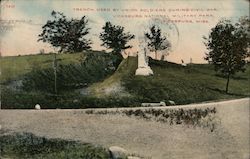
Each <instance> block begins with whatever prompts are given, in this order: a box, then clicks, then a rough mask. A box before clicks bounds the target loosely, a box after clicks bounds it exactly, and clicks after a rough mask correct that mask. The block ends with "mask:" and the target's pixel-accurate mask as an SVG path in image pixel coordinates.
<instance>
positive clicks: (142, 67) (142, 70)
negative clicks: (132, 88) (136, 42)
mask: <svg viewBox="0 0 250 159" xmlns="http://www.w3.org/2000/svg"><path fill="white" fill-rule="evenodd" d="M146 55H147V49H146V48H143V49H141V50H140V52H138V68H137V70H136V72H135V75H141V76H149V75H153V74H154V73H153V71H152V69H151V68H150V67H149V66H148V60H147V58H148V57H147V56H146Z"/></svg>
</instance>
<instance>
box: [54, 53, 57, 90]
mask: <svg viewBox="0 0 250 159" xmlns="http://www.w3.org/2000/svg"><path fill="white" fill-rule="evenodd" d="M53 67H54V80H55V81H54V89H55V95H57V59H56V53H55V56H54V66H53Z"/></svg>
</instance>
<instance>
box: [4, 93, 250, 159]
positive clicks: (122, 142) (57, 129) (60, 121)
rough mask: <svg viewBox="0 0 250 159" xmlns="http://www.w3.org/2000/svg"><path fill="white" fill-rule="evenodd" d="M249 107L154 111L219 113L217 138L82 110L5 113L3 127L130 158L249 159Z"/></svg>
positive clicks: (238, 103) (240, 102)
mask: <svg viewBox="0 0 250 159" xmlns="http://www.w3.org/2000/svg"><path fill="white" fill-rule="evenodd" d="M249 101H250V98H244V99H237V100H230V101H223V102H216V103H206V104H194V105H186V106H178V107H176V106H175V107H164V108H163V107H160V108H155V109H178V108H184V109H193V108H204V109H205V108H207V107H216V109H217V113H216V118H217V120H219V121H220V124H218V126H217V127H216V129H215V131H213V132H211V131H209V129H206V128H201V127H195V128H194V127H192V126H189V127H188V126H187V125H169V124H166V123H160V122H155V121H146V120H142V119H136V118H133V117H127V116H122V115H96V114H85V111H86V110H80V109H79V110H69V109H68V110H61V109H55V110H0V125H1V129H2V130H4V131H7V132H31V133H34V134H36V135H38V136H46V137H49V138H63V139H72V140H80V141H83V142H87V143H93V144H98V145H102V146H104V147H109V146H120V147H123V148H125V149H127V150H128V151H129V152H130V153H135V154H139V155H141V156H145V157H149V158H153V159H249V157H250V152H249V150H250V142H249V140H250V128H249V125H250V123H249V121H250V118H249V110H250V109H249V107H250V106H249V104H250V103H249ZM122 109H125V108H122ZM136 109H137V108H136ZM142 109H148V108H142ZM109 110H117V109H109ZM4 131H0V132H1V133H3V132H4Z"/></svg>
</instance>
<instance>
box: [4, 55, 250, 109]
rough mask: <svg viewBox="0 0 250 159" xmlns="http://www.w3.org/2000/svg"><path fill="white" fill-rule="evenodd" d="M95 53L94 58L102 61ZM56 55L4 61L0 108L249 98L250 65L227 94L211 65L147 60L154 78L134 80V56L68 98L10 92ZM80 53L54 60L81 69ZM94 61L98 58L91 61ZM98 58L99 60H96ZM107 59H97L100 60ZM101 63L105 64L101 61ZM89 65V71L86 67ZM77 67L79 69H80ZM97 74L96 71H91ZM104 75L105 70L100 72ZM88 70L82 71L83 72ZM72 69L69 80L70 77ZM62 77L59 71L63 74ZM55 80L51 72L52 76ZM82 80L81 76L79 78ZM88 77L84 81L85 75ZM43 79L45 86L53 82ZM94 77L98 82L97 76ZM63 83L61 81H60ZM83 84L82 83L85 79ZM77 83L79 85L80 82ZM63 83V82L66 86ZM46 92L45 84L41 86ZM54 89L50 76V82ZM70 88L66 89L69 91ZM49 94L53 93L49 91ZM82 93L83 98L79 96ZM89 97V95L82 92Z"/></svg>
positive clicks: (91, 68) (69, 93)
mask: <svg viewBox="0 0 250 159" xmlns="http://www.w3.org/2000/svg"><path fill="white" fill-rule="evenodd" d="M102 55H103V54H101V52H100V53H98V54H96V55H95V56H102ZM53 56H54V55H51V54H50V55H30V56H16V57H3V58H1V59H0V62H1V77H0V81H1V102H2V108H33V106H34V105H35V104H36V103H39V104H41V105H43V107H45V108H89V107H120V106H139V105H140V103H142V102H160V101H166V102H168V101H169V100H172V101H174V102H175V103H176V104H189V103H198V102H206V101H211V100H224V99H232V98H240V97H246V96H249V95H250V88H249V81H250V76H249V75H250V65H249V64H248V65H247V66H246V71H245V72H244V73H237V74H236V75H234V76H233V77H232V78H231V80H230V84H229V94H226V93H225V91H224V90H225V85H226V79H225V78H223V77H222V76H220V75H219V74H217V73H216V72H215V71H214V70H213V66H212V65H209V64H191V65H188V66H186V67H183V66H181V65H179V64H175V63H170V62H166V61H156V60H152V59H150V61H149V63H150V66H151V68H152V70H153V71H154V75H153V76H147V77H144V76H135V75H134V74H135V70H136V68H137V57H129V58H128V59H125V60H123V61H122V62H121V64H120V65H119V67H118V68H117V70H116V71H115V72H114V73H113V74H112V75H109V76H104V77H106V79H104V80H103V78H101V79H99V80H95V81H99V82H96V83H93V84H91V85H88V87H86V86H85V87H83V88H82V89H80V90H79V88H78V89H76V88H71V89H70V90H69V91H67V93H64V92H62V93H61V94H59V95H58V96H57V97H55V96H54V95H53V94H51V93H46V92H41V91H39V90H38V91H27V90H26V91H25V90H15V89H14V90H13V89H11V88H9V86H10V83H11V84H12V83H13V81H14V82H15V81H18V80H20V79H22V77H23V76H24V75H26V74H27V73H30V72H31V71H32V70H33V69H37V68H38V69H42V70H43V69H47V68H51V67H52V62H53ZM81 57H82V54H79V53H78V54H61V55H58V59H59V63H60V64H62V65H65V66H66V68H67V64H80V59H81ZM94 59H98V57H96V58H95V57H94ZM99 59H100V58H99ZM103 59H105V58H101V60H103ZM102 63H105V61H102ZM89 65H91V66H89ZM79 66H81V64H80V65H79ZM83 66H84V67H78V65H77V67H72V69H74V68H77V70H76V71H74V70H73V72H72V73H74V76H73V77H74V78H75V77H76V76H77V75H78V74H75V73H76V72H77V71H78V72H79V71H80V72H82V71H81V69H83V68H86V69H87V70H89V71H90V72H89V71H87V72H86V73H90V74H93V75H95V74H96V73H98V72H99V71H100V69H101V68H102V67H104V65H100V66H99V64H98V62H97V63H96V64H95V65H93V63H92V64H87V65H86V66H85V65H83ZM95 70H96V71H95ZM104 70H105V69H104ZM85 71H86V70H85ZM72 73H71V71H70V70H68V72H67V74H66V75H67V76H72ZM63 74H64V73H63V72H62V75H63ZM52 75H53V73H52ZM81 76H82V78H83V79H84V78H85V75H84V74H82V75H81ZM86 76H88V75H87V74H86ZM44 78H46V76H44V77H43V79H41V80H42V81H43V82H44V81H46V80H49V81H51V79H44ZM96 78H97V77H96ZM61 80H63V79H61ZM85 80H86V79H85ZM77 81H81V78H79V79H78V80H77ZM66 84H67V81H66ZM42 85H44V87H48V84H46V82H45V84H42ZM52 85H53V77H52ZM67 89H68V88H67ZM52 90H53V88H52ZM83 91H84V92H85V93H82V92H83ZM86 92H87V93H86Z"/></svg>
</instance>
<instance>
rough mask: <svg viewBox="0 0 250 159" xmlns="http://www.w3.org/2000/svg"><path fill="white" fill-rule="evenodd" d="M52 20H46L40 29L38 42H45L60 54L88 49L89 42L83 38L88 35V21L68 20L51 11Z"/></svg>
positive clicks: (84, 18) (83, 18)
mask: <svg viewBox="0 0 250 159" xmlns="http://www.w3.org/2000/svg"><path fill="white" fill-rule="evenodd" d="M51 16H52V17H53V20H48V21H47V23H46V24H45V25H44V26H43V27H42V29H43V31H42V33H41V34H39V39H38V41H42V42H47V43H49V44H51V45H52V46H53V47H55V48H58V49H59V53H61V52H81V51H83V50H87V49H90V46H89V45H90V44H91V41H90V40H88V39H86V38H85V36H86V35H87V34H89V29H90V28H88V27H87V25H88V20H87V19H86V17H85V16H83V17H82V18H81V19H80V20H78V19H73V18H72V19H70V20H68V19H67V18H66V16H65V15H63V13H60V12H55V11H52V13H51Z"/></svg>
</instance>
